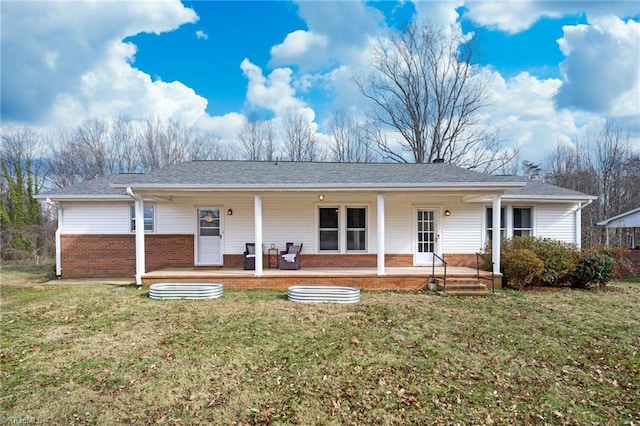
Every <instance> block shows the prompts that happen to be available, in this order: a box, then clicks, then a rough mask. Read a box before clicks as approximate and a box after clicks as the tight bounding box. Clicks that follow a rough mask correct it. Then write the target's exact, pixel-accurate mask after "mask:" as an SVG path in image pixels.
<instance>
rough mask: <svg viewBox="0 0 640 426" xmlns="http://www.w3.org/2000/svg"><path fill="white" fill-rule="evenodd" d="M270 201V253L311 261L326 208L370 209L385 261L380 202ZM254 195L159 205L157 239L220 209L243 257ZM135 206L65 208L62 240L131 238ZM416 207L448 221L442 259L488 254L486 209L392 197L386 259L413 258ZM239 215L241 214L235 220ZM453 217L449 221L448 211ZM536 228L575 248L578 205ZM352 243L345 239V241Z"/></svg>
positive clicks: (228, 236)
mask: <svg viewBox="0 0 640 426" xmlns="http://www.w3.org/2000/svg"><path fill="white" fill-rule="evenodd" d="M317 195H318V194H315V193H313V194H302V193H269V194H264V195H263V196H262V204H263V231H264V235H263V242H264V248H265V252H266V249H267V248H268V247H270V246H271V244H274V245H275V246H276V247H277V248H278V249H283V248H284V245H285V243H286V242H288V241H291V242H296V243H298V242H300V243H303V244H304V248H303V250H304V251H305V252H307V253H317V252H318V249H317V247H318V241H317V238H318V235H317V221H318V219H317V212H318V206H326V207H331V206H336V207H339V208H340V209H341V211H342V216H341V220H342V221H343V222H344V219H345V218H344V208H345V207H366V208H367V215H368V216H367V230H368V234H367V252H368V253H372V254H374V253H377V246H376V232H377V231H376V217H377V211H376V194H375V193H366V194H350V193H339V194H331V193H329V194H325V199H324V200H323V201H319V199H318V197H317ZM253 202H254V201H253V194H244V195H235V194H218V195H215V196H210V197H206V196H205V197H202V196H199V197H173V198H172V200H171V201H170V202H153V203H149V202H148V203H146V204H153V205H154V206H155V233H158V234H188V235H194V234H195V233H196V229H197V221H196V209H197V208H198V207H219V208H220V209H221V212H222V229H223V231H222V232H223V241H224V247H223V250H224V253H227V254H239V253H242V252H243V251H244V248H245V243H250V242H253V241H254V218H253V214H254V208H253ZM130 205H131V202H126V201H123V202H83V203H80V202H65V203H64V204H63V208H64V223H63V229H62V232H63V233H66V234H129V233H130V217H129V206H130ZM416 207H427V208H435V209H437V210H438V211H439V213H440V215H439V216H438V217H437V219H438V221H439V233H440V238H439V244H440V247H439V248H440V252H442V253H474V252H476V251H478V250H479V249H480V248H481V247H482V238H483V235H484V223H483V215H484V211H485V210H484V209H485V207H486V206H485V205H484V204H480V203H471V204H467V203H463V202H461V201H460V197H453V196H439V197H433V196H426V195H419V194H414V193H412V194H409V193H406V194H391V195H387V196H386V197H385V219H386V220H385V231H386V233H385V234H386V236H385V242H386V247H385V252H386V253H393V254H411V253H412V252H413V237H414V236H413V233H414V220H415V218H414V211H415V208H416ZM228 209H232V210H233V214H232V215H227V210H228ZM445 210H449V211H451V216H448V217H445V216H444V211H445ZM534 227H535V233H536V235H537V236H539V237H548V238H555V239H558V240H561V241H566V242H570V243H575V242H576V237H575V206H574V205H573V204H554V203H548V204H536V205H535V206H534ZM340 237H341V238H344V235H341V236H340Z"/></svg>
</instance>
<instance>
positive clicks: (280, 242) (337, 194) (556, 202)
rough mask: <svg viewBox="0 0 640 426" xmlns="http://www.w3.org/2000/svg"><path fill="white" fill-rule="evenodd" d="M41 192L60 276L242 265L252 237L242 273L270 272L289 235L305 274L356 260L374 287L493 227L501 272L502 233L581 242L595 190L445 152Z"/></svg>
mask: <svg viewBox="0 0 640 426" xmlns="http://www.w3.org/2000/svg"><path fill="white" fill-rule="evenodd" d="M38 198H40V199H41V200H42V201H46V202H48V203H50V204H52V205H54V206H55V207H56V208H57V210H58V230H57V232H56V248H57V260H56V273H57V275H58V276H60V277H64V278H77V277H133V276H135V279H136V282H137V283H138V284H139V285H141V284H142V283H143V281H144V280H145V279H148V280H147V281H145V282H151V281H150V279H151V275H150V274H152V273H154V271H160V270H165V271H169V270H175V271H178V270H183V271H184V270H200V271H216V270H217V271H223V270H224V271H232V270H234V271H238V272H237V273H238V274H239V273H240V272H239V271H240V270H241V268H242V265H243V259H244V257H243V251H244V250H245V244H246V243H255V251H256V253H255V256H256V257H255V269H254V270H251V271H247V272H246V274H248V275H243V277H244V279H245V280H246V279H247V277H249V278H254V279H256V278H260V277H265V279H266V278H267V275H268V274H267V273H266V272H267V271H268V267H270V266H272V265H271V264H270V263H271V262H272V260H275V259H272V258H271V256H272V255H273V256H275V255H277V252H278V251H279V250H282V249H284V247H285V243H286V242H295V243H300V244H303V247H304V249H303V254H302V270H306V271H307V274H308V275H307V276H306V278H305V279H307V280H308V281H309V282H314V281H313V280H312V278H313V277H312V276H311V271H312V270H313V269H314V268H318V269H320V268H322V269H324V270H327V269H330V270H335V271H339V270H340V269H341V268H342V269H344V268H365V269H367V270H368V271H369V276H370V278H369V285H371V286H373V287H376V288H385V285H384V283H385V282H389V281H388V280H390V275H391V274H390V271H391V270H394V271H395V270H396V269H395V268H408V269H407V270H411V271H413V273H415V274H418V273H420V272H422V271H425V270H429V271H431V270H432V268H434V267H435V266H436V265H441V264H443V262H446V264H447V265H449V267H450V268H451V267H456V266H457V267H475V265H476V252H478V251H479V250H480V249H481V248H482V247H483V246H484V245H485V244H486V242H487V241H488V240H490V239H492V240H494V241H498V243H497V244H493V250H494V252H493V261H494V272H496V273H498V274H499V271H500V251H499V250H500V244H499V238H498V237H512V236H517V235H534V236H538V237H549V238H555V239H558V240H561V241H565V242H568V243H573V244H576V245H578V246H579V245H580V234H581V230H580V212H581V209H582V208H583V207H584V206H585V205H586V204H587V203H590V202H591V201H592V200H593V199H594V197H592V196H589V195H585V194H582V193H579V192H575V191H572V190H568V189H564V188H560V187H556V186H552V185H548V184H544V183H542V182H539V181H531V180H527V179H524V178H521V177H517V176H494V175H486V174H482V173H477V172H474V171H470V170H467V169H463V168H460V167H456V166H453V165H449V164H444V163H432V164H396V163H373V164H372V163H325V162H315V163H306V162H248V161H190V162H185V163H181V164H177V165H172V166H169V167H166V168H164V169H160V170H157V171H154V172H151V173H147V174H121V175H112V176H107V177H103V178H99V179H96V180H93V181H89V182H84V183H80V184H76V185H72V186H68V187H65V188H61V189H57V190H53V191H50V192H47V193H43V194H40V195H39V196H38ZM495 224H499V226H494V225H495ZM421 268H422V269H421ZM416 271H417V272H416ZM283 272H284V271H283ZM295 272H298V273H300V271H295ZM212 273H213V272H212ZM243 273H244V271H243ZM292 273H293V272H292ZM422 275H423V276H422V277H420V279H422V282H424V273H423V274H422ZM281 279H284V278H283V277H281ZM385 280H387V281H385ZM338 281H339V280H338V279H337V278H336V282H338ZM407 282H408V281H407ZM374 283H377V284H374ZM414 285H415V284H411V285H410V286H414ZM397 286H400V287H402V284H398V285H396V287H397ZM365 287H366V285H365Z"/></svg>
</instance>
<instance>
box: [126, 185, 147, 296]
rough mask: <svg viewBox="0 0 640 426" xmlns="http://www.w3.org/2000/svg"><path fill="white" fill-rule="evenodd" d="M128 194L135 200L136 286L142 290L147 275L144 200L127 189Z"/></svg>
mask: <svg viewBox="0 0 640 426" xmlns="http://www.w3.org/2000/svg"><path fill="white" fill-rule="evenodd" d="M127 194H129V196H130V197H131V198H133V199H134V200H135V208H134V211H135V213H136V286H137V287H138V288H139V289H140V288H142V276H143V275H144V274H145V253H144V249H145V244H144V200H143V199H142V197H141V196H140V195H137V194H134V192H133V190H132V189H131V188H130V187H127Z"/></svg>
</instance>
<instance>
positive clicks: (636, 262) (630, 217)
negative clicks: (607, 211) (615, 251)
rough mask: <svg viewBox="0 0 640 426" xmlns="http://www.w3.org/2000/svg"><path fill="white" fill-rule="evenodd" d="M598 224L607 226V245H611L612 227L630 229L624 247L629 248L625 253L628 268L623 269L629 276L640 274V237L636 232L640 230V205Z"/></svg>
mask: <svg viewBox="0 0 640 426" xmlns="http://www.w3.org/2000/svg"><path fill="white" fill-rule="evenodd" d="M596 225H598V226H604V227H605V228H606V232H607V241H606V244H607V245H609V240H610V238H609V230H610V229H626V230H627V231H628V233H627V234H626V237H627V241H626V244H625V245H624V248H628V249H629V251H628V252H627V253H626V254H625V258H626V260H627V264H628V270H626V269H625V270H623V274H624V275H627V276H640V238H636V234H637V233H638V230H640V207H638V208H637V209H633V210H629V211H628V212H624V213H621V214H619V215H616V216H613V217H610V218H608V219H605V220H603V221H601V222H598V223H596Z"/></svg>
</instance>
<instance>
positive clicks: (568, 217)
mask: <svg viewBox="0 0 640 426" xmlns="http://www.w3.org/2000/svg"><path fill="white" fill-rule="evenodd" d="M575 217H576V214H575V206H574V205H573V204H537V205H536V206H535V227H536V234H537V236H538V237H541V238H554V239H556V240H560V241H564V242H567V243H574V244H575V243H576V235H575V234H576V226H575Z"/></svg>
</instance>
